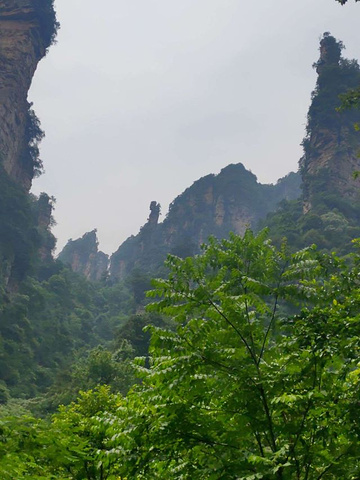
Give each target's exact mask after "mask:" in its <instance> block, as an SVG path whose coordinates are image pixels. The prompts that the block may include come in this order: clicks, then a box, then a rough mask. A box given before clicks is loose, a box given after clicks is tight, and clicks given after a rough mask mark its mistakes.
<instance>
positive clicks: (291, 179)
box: [110, 163, 300, 279]
mask: <svg viewBox="0 0 360 480" xmlns="http://www.w3.org/2000/svg"><path fill="white" fill-rule="evenodd" d="M299 195H300V177H299V175H298V174H294V173H293V174H289V176H287V177H285V178H284V179H281V180H279V182H278V183H277V184H276V185H262V184H260V183H258V181H257V178H256V176H255V175H253V174H252V173H251V172H249V171H248V170H246V169H245V167H244V166H243V165H242V164H241V163H239V164H237V165H229V166H227V167H225V168H224V169H223V170H222V171H221V172H220V174H219V175H207V176H206V177H203V178H201V179H200V180H198V181H196V182H195V183H194V184H193V185H192V186H191V187H189V188H188V189H186V190H185V192H183V193H182V194H181V195H180V196H178V197H177V198H176V199H175V200H174V202H173V203H172V204H171V206H170V209H169V213H168V215H167V217H166V218H165V220H164V221H163V222H162V223H159V224H158V223H157V220H158V217H156V221H155V218H154V220H153V221H151V219H152V215H153V214H154V213H153V212H154V208H155V205H157V204H156V202H152V203H151V205H150V208H151V213H150V217H149V219H148V222H147V223H146V224H145V225H144V226H143V227H142V228H141V229H140V232H139V234H138V235H137V236H132V237H130V238H128V239H127V240H126V241H125V242H124V243H123V244H122V245H121V246H120V247H119V249H118V250H117V252H115V253H114V254H113V255H112V256H111V264H110V276H111V277H112V278H114V279H120V278H124V277H125V276H126V275H128V274H129V273H130V272H131V271H132V270H133V269H136V268H138V269H140V270H141V271H143V272H145V273H148V274H149V275H153V274H154V273H155V272H156V271H157V269H158V268H159V267H160V266H161V265H162V263H163V261H164V259H165V257H166V254H167V253H173V254H175V255H178V256H181V257H185V256H190V255H194V254H195V253H197V252H198V251H199V249H200V245H201V244H202V243H204V242H206V241H207V239H208V237H209V236H210V235H215V236H216V237H218V238H224V237H227V236H228V235H229V232H230V231H233V232H234V233H237V234H240V235H241V234H243V233H244V232H245V230H246V228H248V227H252V228H254V227H255V226H256V225H257V223H258V221H259V220H260V219H261V218H263V217H264V216H265V215H266V214H267V213H268V212H270V211H272V210H274V209H275V208H276V206H277V204H278V203H279V202H280V201H281V200H283V199H285V198H288V199H293V198H297V197H298V196H299ZM150 225H152V228H149V227H150Z"/></svg>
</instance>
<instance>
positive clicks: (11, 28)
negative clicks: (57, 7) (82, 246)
mask: <svg viewBox="0 0 360 480" xmlns="http://www.w3.org/2000/svg"><path fill="white" fill-rule="evenodd" d="M58 26H59V25H58V23H57V21H56V16H55V12H54V9H53V0H0V293H1V292H2V291H4V290H5V291H7V292H12V291H16V290H17V288H18V286H19V283H20V282H21V280H22V279H23V278H25V276H26V275H27V274H28V273H29V272H30V271H31V269H32V268H33V267H34V266H35V264H37V263H39V261H41V260H44V259H45V258H47V259H49V258H50V256H51V250H52V249H53V247H54V245H55V239H54V237H53V236H52V235H51V233H50V231H49V226H50V222H51V210H52V205H53V200H52V199H50V197H48V196H46V195H43V196H42V198H41V199H36V198H35V197H34V196H32V195H29V190H30V187H31V183H32V180H33V178H34V176H36V175H38V174H40V173H41V170H42V162H41V160H40V158H39V149H38V144H39V142H40V141H41V139H42V138H43V136H44V133H43V132H42V130H41V128H40V122H39V120H38V118H37V117H36V115H35V112H34V111H33V109H32V108H31V104H30V103H29V102H28V100H27V96H28V90H29V88H30V85H31V81H32V78H33V75H34V72H35V70H36V67H37V64H38V62H39V61H40V60H41V59H42V58H43V57H44V56H45V54H46V52H47V49H48V48H49V46H50V45H51V44H52V43H53V41H54V38H55V35H56V31H57V29H58ZM38 202H39V203H38ZM45 204H46V205H45ZM45 212H46V215H45ZM45 216H47V219H46V220H45Z"/></svg>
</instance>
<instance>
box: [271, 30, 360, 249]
mask: <svg viewBox="0 0 360 480" xmlns="http://www.w3.org/2000/svg"><path fill="white" fill-rule="evenodd" d="M343 48H344V46H343V44H342V42H340V41H337V40H336V39H335V38H334V37H333V36H331V35H330V34H329V33H325V34H324V35H323V38H322V39H321V41H320V58H319V60H318V61H317V62H316V63H315V64H314V67H315V68H316V71H317V73H318V78H317V82H316V88H315V90H314V92H313V94H312V102H311V105H310V108H309V113H308V124H307V136H306V138H305V139H304V141H303V146H304V156H303V157H302V159H301V160H300V171H301V175H302V179H303V197H302V198H301V199H300V200H299V201H298V202H293V203H287V204H286V203H285V204H283V205H282V208H281V209H280V210H279V211H278V212H276V213H275V214H272V215H270V216H269V218H267V219H266V220H265V221H264V222H263V225H264V226H265V225H268V226H270V231H271V235H272V237H273V238H274V239H275V240H276V241H280V239H281V238H282V237H283V236H287V238H288V241H289V244H290V245H291V246H292V247H293V248H301V247H304V246H306V245H309V244H312V243H316V244H317V245H318V246H319V247H320V248H322V249H325V250H330V251H331V250H333V249H336V250H337V251H338V252H339V253H344V254H345V253H348V252H349V250H350V249H351V240H352V239H353V238H355V237H359V236H360V178H359V177H357V175H355V172H358V171H359V170H360V157H359V152H360V133H359V132H358V131H357V129H356V128H355V125H356V123H359V122H360V111H359V110H342V109H341V110H339V108H338V107H339V106H340V104H341V100H340V98H339V95H341V94H344V93H345V92H346V91H347V90H348V89H352V88H354V87H357V86H358V85H360V67H359V65H358V63H357V61H356V60H347V59H344V58H343V57H342V56H341V51H342V49H343Z"/></svg>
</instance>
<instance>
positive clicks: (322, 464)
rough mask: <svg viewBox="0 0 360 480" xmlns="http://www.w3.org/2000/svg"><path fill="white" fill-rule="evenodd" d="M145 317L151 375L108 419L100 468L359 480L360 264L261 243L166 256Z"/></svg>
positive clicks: (175, 475)
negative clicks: (170, 325)
mask: <svg viewBox="0 0 360 480" xmlns="http://www.w3.org/2000/svg"><path fill="white" fill-rule="evenodd" d="M168 266H169V268H170V275H169V278H168V280H157V281H156V282H155V290H154V291H153V292H152V293H150V296H152V297H155V296H160V297H161V300H160V301H159V302H157V303H154V304H152V305H151V306H150V307H149V309H150V310H152V311H156V312H160V313H162V314H165V315H168V316H171V317H173V318H174V320H175V321H176V322H177V325H178V326H177V329H176V331H169V330H166V329H162V328H157V327H151V331H152V341H151V342H152V343H151V350H150V351H151V354H152V365H151V368H150V369H146V368H144V366H143V363H141V362H140V361H139V362H138V363H139V367H138V368H139V373H140V375H141V376H142V378H143V383H142V384H141V385H138V386H136V387H134V389H133V390H132V391H131V392H130V393H129V394H128V396H127V398H126V399H125V400H124V401H123V404H122V406H121V408H119V409H118V410H117V412H116V415H115V416H114V415H108V416H107V415H105V416H104V419H103V421H104V423H105V424H106V425H107V435H106V436H107V438H108V440H107V443H106V440H105V444H106V449H105V450H106V453H104V454H103V456H102V465H103V466H104V468H106V465H107V462H108V464H109V465H110V464H111V468H112V469H113V471H114V472H117V474H118V475H120V476H123V477H127V478H134V479H149V480H150V479H162V480H163V479H191V480H195V479H199V480H200V479H202V480H204V479H214V480H217V479H224V480H235V479H239V480H240V479H241V480H255V479H266V480H272V479H274V480H275V479H283V480H285V479H286V480H305V479H306V480H321V479H323V480H325V479H328V480H329V479H332V480H335V479H349V480H350V479H353V480H355V479H358V478H359V475H360V461H359V455H358V452H359V447H360V444H359V434H360V427H359V422H358V420H357V414H356V412H357V408H358V403H359V393H358V392H359V385H360V383H359V380H360V368H359V363H358V362H359V361H358V358H359V353H360V352H359V349H360V342H359V326H360V284H359V273H360V270H359V267H360V261H359V259H358V257H355V260H354V264H353V266H352V267H351V268H349V267H347V266H346V265H345V264H344V263H343V262H341V261H340V260H338V259H337V258H336V257H335V256H331V255H328V256H325V255H320V254H318V253H317V252H316V249H314V248H309V249H306V250H303V251H300V252H297V253H296V254H293V255H289V254H287V252H286V249H285V248H282V249H280V250H277V249H275V248H274V247H273V246H272V245H271V243H270V242H269V241H268V240H267V237H266V232H262V233H260V234H259V235H258V236H254V235H253V234H252V232H251V231H247V232H246V234H245V236H244V237H243V238H240V237H237V236H231V238H230V240H223V241H221V242H218V241H216V240H211V241H210V243H209V245H208V246H206V247H205V249H204V252H203V254H202V255H199V256H197V257H194V258H187V259H184V260H183V259H180V258H177V257H169V260H168Z"/></svg>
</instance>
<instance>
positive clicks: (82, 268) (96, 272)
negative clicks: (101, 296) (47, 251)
mask: <svg viewBox="0 0 360 480" xmlns="http://www.w3.org/2000/svg"><path fill="white" fill-rule="evenodd" d="M98 246H99V242H98V240H97V235H96V230H92V231H91V232H88V233H85V235H83V236H82V237H81V238H79V239H77V240H71V239H70V240H69V241H68V243H67V244H66V245H65V247H64V248H63V250H62V251H61V252H60V254H59V256H58V258H59V260H61V261H62V262H63V263H65V264H67V265H69V266H70V267H71V269H72V270H73V271H74V272H76V273H80V274H82V275H84V276H85V277H86V278H87V279H88V280H90V281H93V282H94V281H99V280H101V278H103V276H104V275H106V273H107V269H108V263H109V257H108V255H106V254H105V253H103V252H100V251H99V250H98Z"/></svg>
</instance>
